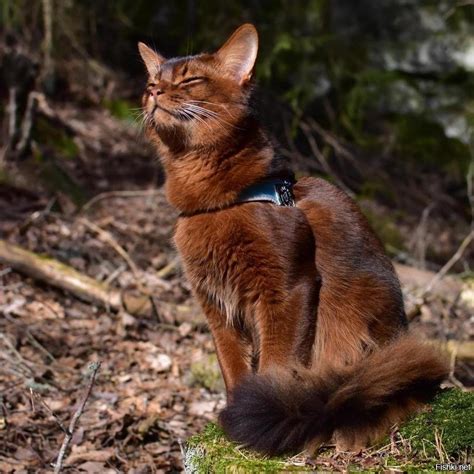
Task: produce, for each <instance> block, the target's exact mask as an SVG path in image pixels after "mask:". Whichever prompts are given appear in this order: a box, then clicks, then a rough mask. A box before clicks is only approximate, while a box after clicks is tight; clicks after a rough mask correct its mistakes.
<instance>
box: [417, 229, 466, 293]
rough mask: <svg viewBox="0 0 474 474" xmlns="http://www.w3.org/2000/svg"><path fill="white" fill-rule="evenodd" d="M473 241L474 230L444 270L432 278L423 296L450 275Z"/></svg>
mask: <svg viewBox="0 0 474 474" xmlns="http://www.w3.org/2000/svg"><path fill="white" fill-rule="evenodd" d="M473 239H474V230H471V232H469V234H468V235H467V237H466V238H465V239H464V240H463V241H462V242H461V245H460V246H459V247H458V249H457V250H456V252H455V253H454V255H453V256H452V257H451V258H450V259H449V260H448V261H447V262H446V263H445V264H444V266H443V268H441V270H440V271H439V272H438V273H437V274H436V275H435V276H434V277H433V278H432V280H431V281H430V282H429V283H428V285H426V287H425V289H424V290H423V292H422V295H423V296H425V295H427V294H428V293H430V292H431V290H432V289H433V288H434V286H435V285H437V284H438V283H439V281H440V280H441V279H443V278H444V277H445V276H446V273H448V272H449V270H450V269H451V268H452V266H453V265H454V264H455V263H456V262H457V261H458V260H459V259H460V258H461V257H462V255H463V253H464V250H466V249H467V247H468V246H469V244H470V243H471V242H472V240H473Z"/></svg>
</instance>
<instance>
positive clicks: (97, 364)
mask: <svg viewBox="0 0 474 474" xmlns="http://www.w3.org/2000/svg"><path fill="white" fill-rule="evenodd" d="M99 368H100V362H93V363H92V364H90V366H89V370H90V372H91V375H90V379H89V383H88V385H87V389H86V391H85V393H84V396H83V397H82V400H81V402H80V403H79V406H78V408H77V410H76V412H75V413H74V415H73V417H72V419H71V423H69V427H68V430H67V432H66V435H65V436H64V441H63V444H62V445H61V449H60V450H59V454H58V457H57V459H56V463H55V465H54V474H59V473H60V472H61V469H62V465H63V460H64V456H65V454H66V451H67V448H68V446H69V444H70V442H71V439H72V435H73V434H74V430H75V429H76V424H77V422H78V421H79V418H80V417H81V415H82V413H83V412H84V408H85V406H86V403H87V400H88V399H89V396H90V394H91V392H92V387H93V385H94V382H95V379H96V376H97V372H98V370H99Z"/></svg>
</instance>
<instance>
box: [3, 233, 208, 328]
mask: <svg viewBox="0 0 474 474" xmlns="http://www.w3.org/2000/svg"><path fill="white" fill-rule="evenodd" d="M0 262H2V263H4V264H5V265H7V266H9V267H11V268H13V269H14V270H16V271H18V272H20V273H24V274H26V275H28V276H30V277H32V278H34V279H36V280H39V281H42V282H45V283H47V284H48V285H51V286H54V287H56V288H60V289H62V290H65V291H67V292H69V293H71V294H73V295H74V296H76V297H77V298H79V299H82V300H85V301H87V302H90V303H93V304H97V305H98V306H102V307H104V308H106V309H111V310H114V311H120V310H125V311H127V312H128V313H130V314H132V315H134V316H139V317H146V318H152V317H155V318H156V319H157V320H158V322H160V323H166V324H176V323H178V324H180V323H182V322H193V323H195V324H198V325H199V324H202V323H204V318H203V317H202V316H201V315H200V313H196V312H193V310H192V308H191V307H189V306H186V305H175V304H172V303H166V302H162V301H160V302H157V301H156V299H152V298H151V297H150V296H149V295H144V294H140V293H139V294H136V293H134V292H132V291H130V290H128V291H127V290H123V291H120V290H117V289H114V288H110V287H109V286H108V285H107V284H105V283H102V282H98V281H96V280H94V279H93V278H91V277H89V276H87V275H84V274H82V273H80V272H78V271H77V270H75V269H74V268H72V267H70V266H69V265H65V264H64V263H61V262H58V261H57V260H55V259H53V258H49V257H46V256H43V255H38V254H36V253H34V252H30V251H29V250H25V249H23V248H21V247H18V246H16V245H13V244H10V243H8V242H5V241H4V240H0Z"/></svg>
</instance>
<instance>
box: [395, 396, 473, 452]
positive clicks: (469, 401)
mask: <svg viewBox="0 0 474 474" xmlns="http://www.w3.org/2000/svg"><path fill="white" fill-rule="evenodd" d="M400 434H401V435H402V436H403V437H404V438H406V439H408V440H409V441H410V444H411V447H412V449H413V450H414V451H416V452H419V453H423V454H424V455H426V456H431V457H433V458H436V457H437V456H438V450H439V449H443V451H444V452H445V454H446V455H447V456H449V458H451V459H453V460H457V459H463V458H466V456H468V455H469V452H470V451H471V450H472V447H473V446H474V393H469V392H461V391H460V390H445V391H443V392H442V393H440V394H439V395H438V396H437V397H436V398H435V400H434V401H433V404H432V405H431V409H430V410H428V411H426V412H423V413H421V414H419V415H418V416H416V417H415V418H413V419H412V420H410V421H409V422H408V423H406V424H405V425H404V426H403V427H402V428H401V429H400ZM437 439H438V441H437ZM437 443H438V448H437ZM441 445H442V447H441V448H440V446H441Z"/></svg>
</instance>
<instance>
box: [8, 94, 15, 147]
mask: <svg viewBox="0 0 474 474" xmlns="http://www.w3.org/2000/svg"><path fill="white" fill-rule="evenodd" d="M16 114H17V104H16V87H10V88H9V89H8V142H9V145H10V146H11V145H12V144H13V141H14V140H15V135H16V133H17V130H16Z"/></svg>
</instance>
